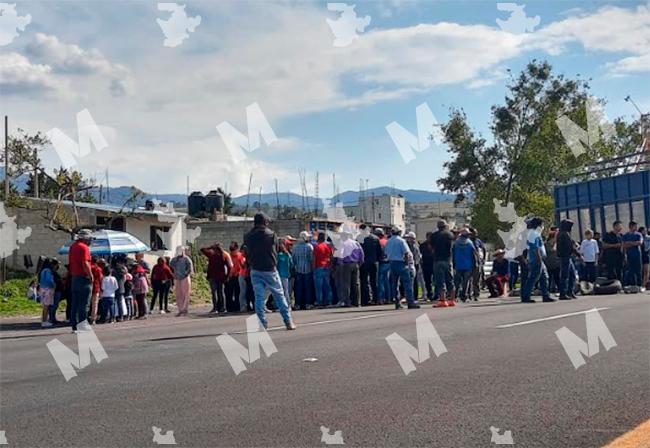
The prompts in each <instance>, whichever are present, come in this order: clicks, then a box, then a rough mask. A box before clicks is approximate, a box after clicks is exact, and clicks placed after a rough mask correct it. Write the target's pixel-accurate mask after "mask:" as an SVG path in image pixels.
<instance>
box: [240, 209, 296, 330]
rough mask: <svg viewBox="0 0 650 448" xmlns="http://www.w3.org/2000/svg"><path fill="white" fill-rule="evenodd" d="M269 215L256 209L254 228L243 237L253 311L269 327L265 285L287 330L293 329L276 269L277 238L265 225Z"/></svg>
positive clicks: (261, 322) (267, 222) (293, 325)
mask: <svg viewBox="0 0 650 448" xmlns="http://www.w3.org/2000/svg"><path fill="white" fill-rule="evenodd" d="M268 224H269V218H268V217H267V216H266V215H265V214H264V213H257V214H256V215H255V217H254V218H253V225H254V227H253V229H252V230H251V231H250V232H248V233H247V234H246V236H245V238H244V244H245V245H246V250H247V252H246V253H247V256H248V263H249V266H250V273H251V283H252V286H253V292H254V293H255V313H256V314H257V317H258V319H259V321H260V324H262V326H263V327H264V328H268V325H269V324H268V321H267V319H266V312H265V306H264V304H265V302H266V298H265V297H264V292H265V291H266V289H267V288H268V289H269V290H270V291H271V294H272V295H273V299H274V300H275V306H276V307H277V308H279V309H280V314H281V315H282V319H283V320H284V325H285V326H286V327H287V330H295V329H296V325H295V324H294V323H293V320H292V318H291V310H290V309H289V305H288V304H287V301H286V299H285V298H284V289H283V288H282V282H281V281H280V275H279V274H278V270H277V253H276V249H275V248H276V247H277V238H276V236H275V233H274V232H273V231H272V230H271V229H269V228H268Z"/></svg>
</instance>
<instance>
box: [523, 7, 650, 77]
mask: <svg viewBox="0 0 650 448" xmlns="http://www.w3.org/2000/svg"><path fill="white" fill-rule="evenodd" d="M528 43H529V44H530V45H531V46H532V47H539V48H543V49H545V50H546V51H548V52H549V53H550V54H553V55H557V54H560V53H563V52H565V51H566V50H567V48H566V47H567V45H568V44H571V43H579V44H581V45H582V46H583V47H584V48H585V49H586V50H591V51H602V52H608V53H624V54H625V53H627V54H629V55H631V56H628V57H625V58H623V59H620V60H619V61H617V62H615V63H609V64H607V67H608V68H609V70H610V73H615V74H623V73H631V72H648V71H650V5H641V6H638V7H637V8H635V9H628V8H621V7H616V6H606V7H603V8H601V9H599V10H598V11H597V12H595V13H582V14H579V15H576V16H573V17H569V18H567V19H564V20H561V21H559V22H554V23H552V24H550V25H549V26H547V27H545V28H543V29H541V30H539V32H537V33H534V34H531V35H529V41H528Z"/></svg>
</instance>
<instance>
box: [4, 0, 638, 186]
mask: <svg viewBox="0 0 650 448" xmlns="http://www.w3.org/2000/svg"><path fill="white" fill-rule="evenodd" d="M183 4H184V5H186V7H185V14H186V15H187V17H189V18H190V20H189V21H188V22H189V23H190V24H191V25H192V26H191V28H192V29H193V31H192V30H191V29H186V28H185V27H184V26H179V24H180V25H183V24H184V22H185V21H184V20H182V19H183V17H182V13H179V16H177V17H178V18H179V20H173V21H172V18H173V17H172V16H171V14H172V13H170V12H169V11H161V10H159V9H158V4H157V2H149V1H87V2H75V1H45V2H31V1H29V2H28V1H25V2H16V6H15V8H14V9H15V12H16V14H15V15H10V14H8V13H7V10H6V8H7V7H6V6H0V8H5V11H4V12H3V14H2V15H0V114H1V115H8V116H9V131H10V133H13V132H15V131H16V129H17V128H22V129H25V130H27V131H29V132H35V131H43V132H47V131H50V130H51V129H54V128H58V129H60V131H61V132H63V133H65V134H66V135H68V136H70V138H71V139H72V140H74V141H77V114H78V113H79V112H80V111H83V110H88V112H89V113H90V114H91V116H92V119H93V120H94V121H95V123H96V124H97V126H98V129H99V131H100V132H101V135H102V136H103V137H104V139H105V141H106V144H107V146H106V147H103V148H101V150H100V151H97V150H96V149H97V148H92V150H91V151H90V152H89V153H88V154H85V155H84V156H83V157H80V158H78V160H77V161H76V165H75V166H74V168H75V169H79V170H81V171H82V172H83V173H84V174H86V175H88V176H92V177H94V178H96V180H97V182H102V183H103V182H105V179H104V173H105V171H106V169H108V170H109V173H110V174H109V176H110V185H111V186H119V185H136V186H138V187H139V188H141V189H143V190H145V191H147V192H150V193H185V190H186V179H187V176H188V175H189V176H190V189H191V190H202V191H203V192H207V191H208V190H210V189H214V188H216V187H222V188H223V187H224V186H227V189H228V191H229V192H231V193H233V194H234V195H240V194H244V193H246V190H247V188H248V181H249V176H250V174H251V172H252V173H253V181H252V191H253V192H258V191H259V189H260V187H261V188H262V191H263V192H271V191H273V190H274V180H275V179H277V180H278V184H279V189H280V191H287V190H291V191H294V192H299V191H300V176H299V173H300V172H301V171H303V170H304V172H305V173H306V176H305V177H306V184H307V185H306V186H307V191H308V193H309V194H312V195H313V194H314V174H315V172H316V171H318V172H319V177H320V196H321V197H329V196H331V195H332V190H333V187H332V173H336V180H337V185H338V187H339V189H340V191H344V190H347V189H357V188H358V186H359V180H360V179H367V184H368V186H369V187H377V186H385V185H391V184H392V185H394V186H395V187H397V188H402V189H409V188H414V189H424V190H438V188H437V186H436V180H437V179H438V178H439V177H441V176H442V175H443V174H444V168H443V163H444V162H445V161H446V160H448V158H449V156H448V154H447V151H446V149H445V147H444V145H435V144H432V145H431V146H430V147H429V148H420V149H422V151H421V152H414V153H413V155H414V159H413V160H410V161H408V162H406V161H405V159H404V158H403V157H402V155H401V154H400V151H399V150H398V149H397V147H396V144H395V143H394V141H393V140H392V139H391V136H390V135H389V133H388V132H387V130H386V126H387V125H388V124H389V123H392V122H393V121H395V122H397V123H398V124H399V125H401V126H402V127H403V128H405V129H406V130H408V131H409V132H411V133H412V134H414V136H415V137H416V138H417V136H418V132H417V122H416V108H417V107H418V105H420V104H422V103H426V104H427V105H428V107H429V109H430V110H431V112H432V113H433V115H434V117H435V119H436V120H437V121H438V122H444V121H445V120H446V119H447V117H448V111H449V109H450V108H462V109H464V110H465V112H466V113H467V116H468V118H469V121H470V123H471V125H472V126H473V127H474V129H475V130H476V131H477V132H479V133H481V134H482V135H483V136H484V137H487V138H488V139H489V137H490V134H489V122H490V107H491V106H492V105H493V104H497V103H500V102H502V101H503V98H504V95H505V93H506V84H507V82H508V71H509V70H510V71H511V72H513V73H518V72H519V71H521V69H522V68H524V67H525V65H526V64H527V63H528V62H530V61H531V60H533V59H538V60H539V59H545V60H548V61H549V62H550V63H551V64H552V66H553V67H554V70H555V71H556V72H558V73H563V74H565V75H566V76H569V77H575V76H576V75H578V74H579V75H580V76H582V77H583V78H591V86H592V90H591V91H592V94H593V95H595V96H597V97H600V98H604V99H605V100H606V101H607V106H606V109H605V112H606V114H607V116H608V117H610V118H614V117H618V116H625V117H627V118H628V119H633V118H636V117H637V112H636V110H635V109H634V108H633V106H632V105H631V104H630V103H628V102H625V101H624V98H625V97H626V96H627V95H631V96H632V98H633V99H634V101H635V102H636V103H637V104H638V105H639V107H640V108H641V109H642V110H643V111H644V112H648V111H649V110H650V88H649V85H650V83H648V80H649V79H650V77H649V72H650V3H648V2H647V1H618V2H597V1H575V2H574V1H568V0H565V1H548V0H544V1H528V2H527V3H525V4H524V3H519V4H518V5H519V6H522V5H525V9H524V12H525V14H526V15H527V16H528V19H522V18H521V17H520V16H515V15H514V14H513V16H512V17H509V16H510V12H508V11H502V10H499V9H498V8H497V3H496V2H489V1H426V2H417V1H402V0H377V1H359V0H357V1H356V2H355V3H354V4H355V5H356V7H355V10H354V13H356V16H357V19H360V20H359V21H362V20H361V19H363V18H365V17H366V16H368V17H369V18H370V22H369V23H368V25H367V26H365V28H363V27H362V26H359V28H357V29H356V30H354V29H353V30H352V31H351V32H350V33H347V34H341V32H340V30H341V28H345V29H349V27H343V25H348V24H350V23H352V25H354V17H353V16H350V15H346V14H347V13H344V14H343V16H345V17H352V20H351V21H345V20H346V19H344V18H342V17H343V16H342V15H341V13H340V12H336V11H331V10H328V4H327V2H297V1H278V2H274V1H263V0H258V1H236V2H229V1H224V0H219V1H187V2H183V3H181V5H183ZM350 4H351V3H350ZM0 5H3V4H2V3H0ZM5 5H6V4H5ZM173 14H176V13H173ZM16 16H17V17H18V19H17V18H16ZM197 16H200V23H198V25H196V23H197V21H198V20H197V19H196V17H197ZM537 16H538V17H539V21H536V20H535V18H536V17H537ZM26 17H28V18H29V23H28V24H26V25H24V23H25V22H26V21H27V20H26V19H25V18H26ZM21 18H22V21H20V20H21ZM157 19H158V20H160V21H164V23H165V24H170V23H171V25H167V32H165V31H164V30H163V25H160V24H159V22H158V21H157ZM328 19H329V20H330V21H332V22H336V24H335V25H334V27H332V28H330V24H329V23H328ZM497 19H498V20H499V21H501V22H499V23H498V22H497ZM192 20H194V21H193V22H192ZM168 21H169V22H168ZM172 22H173V23H172ZM522 24H523V25H522ZM526 24H528V27H526V26H525V25H526ZM172 25H173V26H172ZM17 26H18V27H17ZM333 30H338V31H339V34H338V35H335V33H334V31H333ZM184 34H185V35H184ZM350 36H352V37H350ZM165 43H167V45H165ZM251 104H257V105H258V106H259V110H260V111H261V112H262V116H263V118H264V119H265V120H266V122H268V124H269V126H270V127H271V128H272V131H273V133H274V134H275V136H276V139H275V140H274V141H273V142H272V143H271V144H269V145H267V144H266V142H265V141H264V139H262V141H261V145H260V146H259V148H257V149H254V150H252V151H250V152H247V151H244V152H243V154H244V158H243V159H241V160H235V159H234V158H233V156H232V154H231V151H229V149H228V147H227V146H226V144H225V143H224V139H223V138H222V135H221V134H220V132H219V130H218V129H217V126H218V125H219V124H221V123H224V122H225V123H228V124H230V125H231V126H232V127H233V128H234V129H237V130H239V131H240V132H241V133H242V134H243V135H246V134H247V126H248V125H249V124H251V123H250V122H247V118H246V117H247V107H248V106H249V105H251ZM252 121H254V122H255V123H258V121H255V120H252ZM248 137H249V140H250V137H251V136H250V135H249V136H248ZM43 160H44V161H45V163H46V165H47V166H48V168H53V167H55V166H57V165H59V164H60V161H59V159H58V158H57V153H56V151H55V150H54V148H49V149H48V151H46V153H45V154H44V155H43Z"/></svg>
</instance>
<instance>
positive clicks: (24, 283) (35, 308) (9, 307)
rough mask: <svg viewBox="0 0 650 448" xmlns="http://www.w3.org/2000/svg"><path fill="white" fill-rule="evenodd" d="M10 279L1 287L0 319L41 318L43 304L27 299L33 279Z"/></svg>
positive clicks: (23, 277)
mask: <svg viewBox="0 0 650 448" xmlns="http://www.w3.org/2000/svg"><path fill="white" fill-rule="evenodd" d="M20 277H22V278H10V279H9V280H7V281H6V282H5V284H4V285H2V286H0V317H10V316H39V315H40V313H41V310H42V307H41V304H40V303H36V302H35V301H33V300H29V299H28V298H27V289H28V288H29V284H30V282H31V281H32V277H31V276H29V277H25V276H24V275H22V276H20Z"/></svg>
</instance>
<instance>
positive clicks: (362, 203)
mask: <svg viewBox="0 0 650 448" xmlns="http://www.w3.org/2000/svg"><path fill="white" fill-rule="evenodd" d="M363 187H364V185H363V179H359V200H358V203H359V219H361V221H364V216H365V213H364V207H365V206H366V197H365V192H364V190H363Z"/></svg>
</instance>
